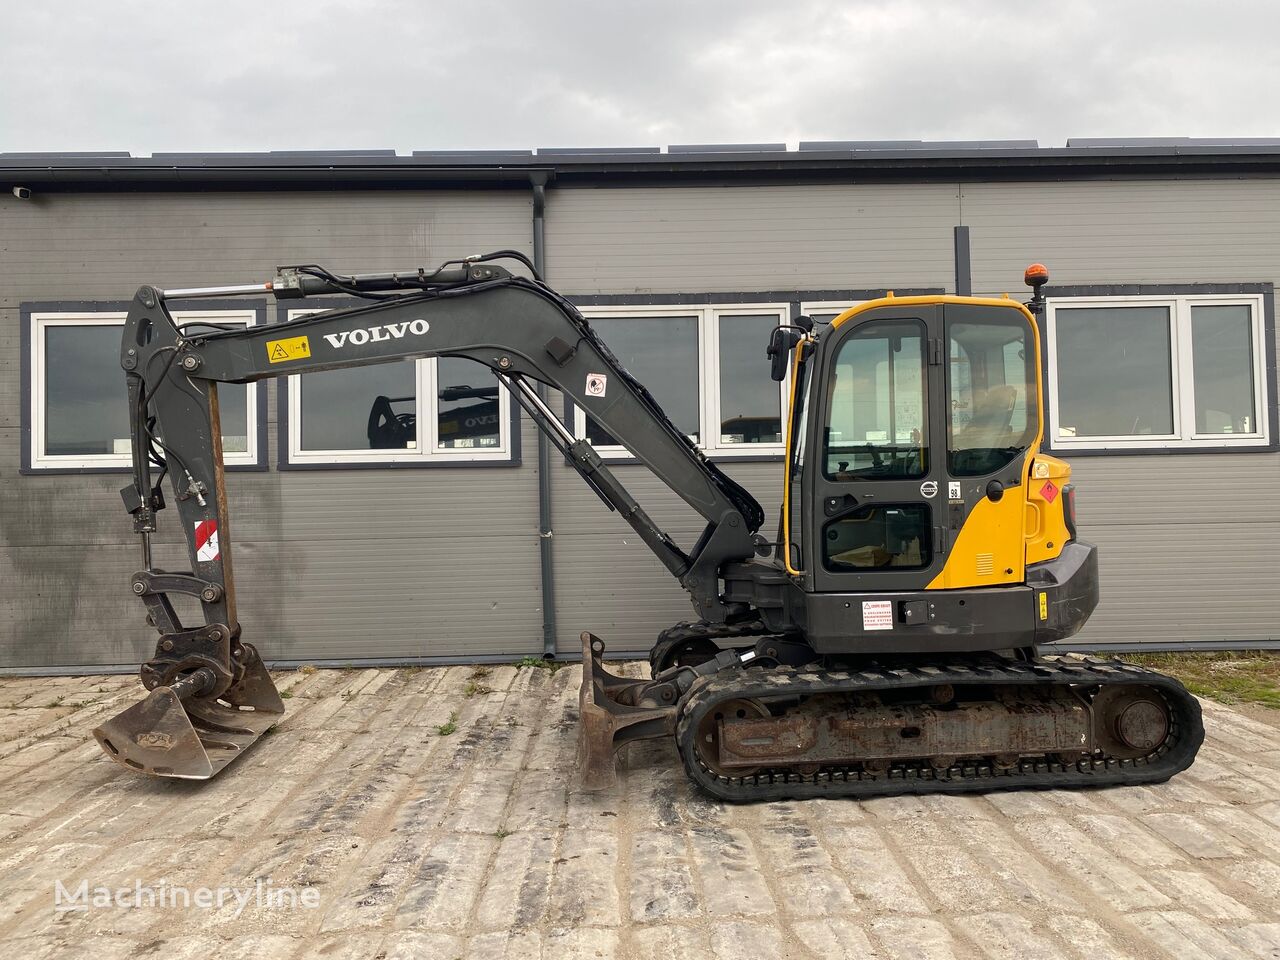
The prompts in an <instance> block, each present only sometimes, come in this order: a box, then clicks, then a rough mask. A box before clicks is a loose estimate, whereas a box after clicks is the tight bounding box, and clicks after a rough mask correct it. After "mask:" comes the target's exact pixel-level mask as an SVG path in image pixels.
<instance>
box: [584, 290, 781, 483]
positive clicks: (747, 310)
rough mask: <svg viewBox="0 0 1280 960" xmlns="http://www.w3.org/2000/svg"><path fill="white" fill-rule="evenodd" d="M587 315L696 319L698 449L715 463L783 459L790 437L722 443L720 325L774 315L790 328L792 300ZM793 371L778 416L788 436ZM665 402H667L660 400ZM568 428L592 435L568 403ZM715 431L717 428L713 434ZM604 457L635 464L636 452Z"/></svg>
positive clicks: (597, 309) (587, 313)
mask: <svg viewBox="0 0 1280 960" xmlns="http://www.w3.org/2000/svg"><path fill="white" fill-rule="evenodd" d="M579 310H580V311H581V312H582V315H583V316H584V317H586V318H587V321H588V322H590V321H592V320H595V319H606V318H612V317H624V318H627V319H635V320H637V321H640V322H643V321H644V320H646V319H660V318H663V317H694V318H695V323H696V327H695V331H696V336H695V340H696V343H697V349H698V365H697V366H698V433H699V437H700V439H699V441H698V444H697V445H698V449H700V450H701V451H702V452H703V453H705V454H706V455H707V456H708V457H711V458H713V459H717V460H719V459H724V460H781V459H782V458H783V456H784V454H785V452H786V437H785V436H783V437H782V439H781V440H779V441H778V442H777V443H724V442H723V441H721V439H720V436H721V434H720V425H721V420H720V404H721V396H720V326H721V320H722V319H723V318H725V317H729V318H732V317H735V316H761V315H767V314H774V315H776V316H777V318H778V324H779V325H781V324H787V323H790V322H791V318H792V303H791V302H790V301H778V300H774V301H769V302H761V303H748V302H743V303H736V302H717V303H693V304H690V303H683V304H682V303H671V304H669V305H667V304H662V303H659V304H656V305H655V304H650V303H645V304H642V305H641V304H636V305H629V304H607V305H601V306H582V307H579ZM605 343H606V345H607V344H608V340H607V339H606V341H605ZM765 346H767V345H766V344H761V349H760V356H761V364H762V366H763V364H764V359H765V355H764V348H765ZM790 378H791V372H790V370H789V369H788V371H787V376H786V378H785V379H784V380H783V381H782V382H781V383H779V384H778V415H779V421H778V422H779V424H780V425H781V430H780V433H783V434H785V432H786V421H787V401H788V399H789V398H790ZM657 400H658V403H659V404H661V403H662V398H661V397H658V398H657ZM565 425H566V426H568V427H569V429H571V430H572V431H573V434H574V436H575V437H577V438H579V439H583V438H585V437H586V435H587V417H586V411H584V410H583V409H582V408H581V407H580V406H578V405H577V404H575V403H573V402H572V401H570V400H568V399H567V398H566V400H565ZM712 427H714V428H715V429H714V430H713V429H711V428H712ZM595 449H596V451H597V452H598V453H599V454H600V456H601V457H602V458H605V459H609V460H621V461H628V460H629V461H633V462H634V461H635V458H634V457H633V456H632V454H631V452H630V451H629V450H627V448H626V447H624V446H622V445H620V444H608V445H600V446H596V447H595Z"/></svg>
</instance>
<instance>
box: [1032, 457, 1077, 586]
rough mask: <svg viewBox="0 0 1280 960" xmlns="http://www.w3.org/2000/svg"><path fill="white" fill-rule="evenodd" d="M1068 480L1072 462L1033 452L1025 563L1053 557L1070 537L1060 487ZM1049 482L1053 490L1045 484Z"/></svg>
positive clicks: (1069, 479) (1060, 550)
mask: <svg viewBox="0 0 1280 960" xmlns="http://www.w3.org/2000/svg"><path fill="white" fill-rule="evenodd" d="M1037 474H1038V476H1037ZM1070 481H1071V465H1070V464H1069V463H1067V462H1065V461H1063V460H1059V459H1058V458H1057V457H1051V456H1049V455H1048V454H1045V453H1039V454H1036V458H1035V461H1034V463H1032V465H1031V479H1030V480H1029V481H1028V482H1027V499H1026V507H1027V523H1026V533H1025V536H1026V541H1027V563H1040V562H1042V561H1044V560H1052V559H1053V558H1054V557H1056V556H1057V555H1058V554H1060V553H1061V552H1062V545H1063V544H1064V543H1066V542H1067V541H1068V540H1070V539H1071V532H1070V531H1069V530H1068V529H1067V514H1066V505H1065V504H1064V503H1063V501H1062V488H1063V487H1065V486H1066V485H1067V484H1068V483H1069V482H1070ZM1046 484H1050V485H1052V489H1050V488H1049V487H1047V486H1046Z"/></svg>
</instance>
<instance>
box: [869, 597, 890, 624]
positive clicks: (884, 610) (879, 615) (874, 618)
mask: <svg viewBox="0 0 1280 960" xmlns="http://www.w3.org/2000/svg"><path fill="white" fill-rule="evenodd" d="M862 629H863V630H892V629H893V601H892V600H863V601H862Z"/></svg>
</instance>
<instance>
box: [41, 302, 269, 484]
mask: <svg viewBox="0 0 1280 960" xmlns="http://www.w3.org/2000/svg"><path fill="white" fill-rule="evenodd" d="M264 312H265V307H264V305H263V304H262V303H259V302H256V301H241V302H228V301H223V302H222V303H220V304H218V305H216V306H213V305H206V304H201V303H199V302H192V303H190V304H189V305H188V306H187V307H186V308H185V309H182V310H171V311H170V313H171V314H172V316H173V319H174V321H175V322H177V323H190V322H193V321H196V320H209V321H210V322H213V323H234V322H236V321H240V320H243V322H244V325H245V326H246V327H255V326H259V325H261V323H262V322H263V317H264ZM128 314H129V304H128V303H116V302H97V301H88V302H59V303H24V304H22V307H21V329H22V337H23V340H24V341H25V342H24V343H23V344H22V363H23V373H24V374H25V376H24V378H23V380H24V383H23V398H22V399H23V403H22V419H23V434H24V436H23V443H22V464H21V467H20V469H19V472H20V473H22V474H81V473H128V472H130V471H131V470H132V469H133V455H132V453H125V454H79V455H58V454H53V455H51V454H46V453H45V452H44V441H45V425H46V421H45V403H44V401H45V399H46V398H45V390H46V388H47V383H46V356H45V336H44V332H45V330H47V329H48V328H50V327H86V326H93V327H101V326H111V327H117V328H120V329H121V330H123V328H124V324H125V321H126V320H127V319H128ZM113 356H114V355H113ZM123 376H124V371H123V370H121V377H122V378H123ZM245 387H246V388H247V390H248V394H247V396H246V398H245V411H246V420H247V423H246V429H247V445H248V450H247V451H245V452H244V453H239V452H234V453H224V454H223V464H224V466H225V467H226V469H228V470H248V471H262V470H266V469H267V462H266V452H267V435H266V434H267V431H266V426H267V409H266V390H265V389H263V388H262V387H261V386H260V385H259V384H257V383H249V384H245Z"/></svg>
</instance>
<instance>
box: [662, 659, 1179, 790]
mask: <svg viewBox="0 0 1280 960" xmlns="http://www.w3.org/2000/svg"><path fill="white" fill-rule="evenodd" d="M943 683H948V684H952V685H953V686H956V687H962V686H972V685H986V686H992V685H995V686H1050V685H1059V684H1069V685H1071V686H1085V687H1094V686H1100V685H1126V686H1127V685H1131V684H1141V685H1144V686H1149V687H1155V688H1157V689H1158V690H1159V692H1160V693H1161V695H1162V696H1163V697H1164V698H1165V702H1166V704H1167V705H1168V706H1169V708H1170V710H1169V712H1170V729H1169V736H1168V737H1167V738H1166V739H1165V741H1164V743H1163V744H1161V745H1160V747H1159V748H1157V749H1156V750H1155V751H1154V752H1153V753H1151V754H1149V755H1147V756H1146V757H1142V758H1139V759H1137V760H1119V759H1116V758H1113V757H1104V756H1098V755H1093V756H1090V757H1087V758H1085V759H1083V760H1081V761H1079V762H1078V763H1077V764H1076V765H1075V766H1066V765H1063V764H1060V763H1050V762H1048V761H1046V760H1023V761H1021V762H1020V763H1019V764H1018V765H1016V766H1014V767H1010V768H1007V769H1001V768H998V767H995V766H994V765H992V764H990V763H983V762H980V761H962V762H961V763H959V764H957V765H955V766H953V767H951V768H950V769H949V770H934V769H933V768H932V767H930V766H929V765H928V764H927V763H925V762H923V761H906V762H903V761H896V762H891V763H890V765H889V767H888V769H887V770H886V771H885V772H882V773H869V772H866V771H862V770H858V769H854V768H849V767H841V766H837V765H831V766H827V767H824V768H823V769H821V770H819V771H818V772H817V773H816V774H813V775H810V776H805V775H802V774H799V773H794V772H788V771H782V770H775V771H773V772H763V773H759V774H755V775H753V776H750V777H735V778H732V779H730V778H725V777H720V776H717V775H716V774H714V773H712V772H711V771H710V770H708V769H707V768H706V767H705V766H703V765H702V763H701V761H700V760H699V759H698V755H697V751H696V749H695V748H694V737H695V735H696V731H697V729H698V723H699V721H700V720H701V719H702V718H703V716H705V715H706V713H707V712H708V711H709V710H711V709H712V708H714V707H715V705H716V704H717V703H719V702H721V701H723V700H726V699H734V698H744V699H753V698H756V697H778V696H788V697H794V696H803V695H807V694H817V693H860V692H865V693H871V692H875V691H880V690H904V689H910V688H912V687H923V686H934V685H936V684H943ZM1203 740H1204V726H1203V724H1202V721H1201V717H1200V704H1199V702H1198V701H1197V700H1196V699H1195V698H1194V697H1193V696H1191V695H1190V694H1189V693H1187V691H1186V688H1184V687H1183V686H1182V684H1181V683H1179V682H1178V681H1177V680H1175V679H1173V678H1172V677H1167V676H1165V675H1164V674H1160V673H1156V672H1154V671H1151V670H1147V669H1145V668H1143V667H1139V666H1135V665H1133V664H1128V663H1123V662H1121V661H1118V660H1101V659H1098V658H1092V657H1078V656H1064V657H1040V658H1037V659H1036V660H1034V661H1029V662H1019V661H1012V660H1010V661H1006V660H995V661H993V660H989V659H986V660H982V659H975V660H972V661H957V662H952V663H947V664H934V665H922V666H915V667H884V666H879V665H874V666H868V667H867V669H865V670H857V671H829V670H812V669H809V668H805V667H799V668H777V669H772V670H768V671H764V670H758V671H757V670H743V671H733V672H725V673H720V674H717V675H714V676H712V677H710V678H708V680H707V681H705V682H704V683H702V684H699V685H696V686H695V687H693V688H692V689H691V690H690V691H689V693H688V694H686V695H685V699H684V701H683V702H682V703H681V705H680V715H679V718H678V720H677V724H676V744H677V746H678V748H679V751H680V759H681V762H682V763H683V764H684V768H685V772H686V773H687V774H688V775H689V778H690V779H691V780H692V781H693V782H694V783H696V784H697V785H698V786H699V787H701V788H702V789H703V790H705V791H706V792H707V793H710V794H711V795H713V796H715V797H718V798H720V799H722V800H728V801H730V802H734V803H748V802H752V801H759V800H787V799H796V800H799V799H807V798H810V797H842V796H847V797H877V796H888V795H898V794H924V793H970V792H977V791H993V790H1021V789H1062V788H1080V787H1104V786H1120V785H1135V784H1145V783H1162V782H1164V781H1165V780H1168V779H1169V778H1170V777H1171V776H1173V775H1174V774H1175V773H1178V772H1180V771H1182V770H1185V769H1186V768H1187V767H1189V766H1191V764H1192V762H1193V761H1194V760H1195V756H1196V751H1197V750H1199V749H1200V744H1201V743H1202V742H1203Z"/></svg>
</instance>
